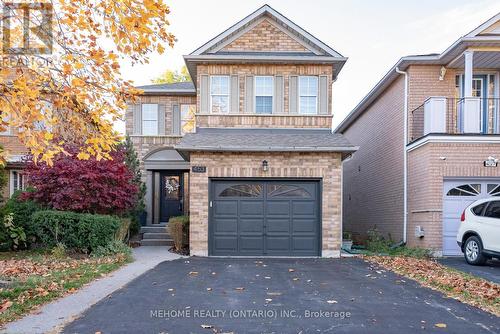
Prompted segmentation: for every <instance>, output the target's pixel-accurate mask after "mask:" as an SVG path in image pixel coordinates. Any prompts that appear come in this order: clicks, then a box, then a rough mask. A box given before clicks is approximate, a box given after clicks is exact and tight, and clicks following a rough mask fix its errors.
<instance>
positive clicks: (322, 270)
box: [63, 258, 500, 334]
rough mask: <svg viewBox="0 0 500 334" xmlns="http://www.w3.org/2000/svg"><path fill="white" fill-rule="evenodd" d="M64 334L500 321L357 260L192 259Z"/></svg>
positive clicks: (469, 327) (355, 328)
mask: <svg viewBox="0 0 500 334" xmlns="http://www.w3.org/2000/svg"><path fill="white" fill-rule="evenodd" d="M436 324H438V326H436ZM445 326H446V327H445ZM63 332H64V333H82V334H83V333H91V334H94V333H96V332H101V333H103V334H108V333H175V334H177V333H207V334H211V333H231V332H232V333H333V332H335V333H398V334H399V333H422V332H431V333H435V332H436V333H440V332H443V333H444V332H449V333H475V334H476V333H499V332H500V320H499V319H498V318H497V317H495V316H493V315H491V314H489V313H486V312H483V311H480V310H479V309H477V308H474V307H471V306H467V305H464V304H461V303H460V302H458V301H456V300H453V299H449V298H445V297H443V296H442V295H441V294H440V293H438V292H435V291H432V290H430V289H426V288H422V287H420V286H418V285H417V284H416V283H415V282H413V281H410V280H407V279H402V278H401V277H400V276H397V275H395V274H393V273H391V272H386V271H382V270H380V269H377V268H373V267H371V266H370V264H368V263H366V262H364V261H363V260H361V259H357V258H348V259H341V260H339V259H335V260H332V259H261V260H255V259H222V258H189V259H181V260H175V261H171V262H164V263H161V264H159V265H158V266H157V267H156V268H154V269H152V270H150V271H149V272H147V273H145V274H144V275H142V276H140V277H139V278H137V279H136V280H134V281H132V282H131V283H130V284H128V285H127V286H126V287H124V288H123V289H121V290H119V291H117V292H115V293H113V294H112V295H110V296H109V297H108V298H105V299H104V300H102V301H100V302H99V303H98V304H96V305H94V306H93V307H92V308H90V309H89V310H88V311H87V312H85V313H84V314H83V315H82V316H81V317H80V318H79V319H77V320H75V321H74V322H72V323H70V324H68V325H67V326H66V327H65V328H64V330H63Z"/></svg>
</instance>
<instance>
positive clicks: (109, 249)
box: [92, 240, 132, 257]
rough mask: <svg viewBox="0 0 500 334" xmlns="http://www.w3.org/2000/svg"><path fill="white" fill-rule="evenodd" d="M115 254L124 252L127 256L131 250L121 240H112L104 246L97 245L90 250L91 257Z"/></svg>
mask: <svg viewBox="0 0 500 334" xmlns="http://www.w3.org/2000/svg"><path fill="white" fill-rule="evenodd" d="M117 254H124V255H126V256H127V257H129V256H131V255H132V250H131V249H130V247H129V246H127V245H125V244H124V243H123V242H122V241H119V240H113V241H111V242H110V243H109V244H107V245H105V246H99V247H97V249H96V250H95V251H93V252H92V256H93V257H104V256H113V255H117Z"/></svg>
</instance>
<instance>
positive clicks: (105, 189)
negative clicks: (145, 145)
mask: <svg viewBox="0 0 500 334" xmlns="http://www.w3.org/2000/svg"><path fill="white" fill-rule="evenodd" d="M66 150H67V151H68V154H62V153H61V154H58V155H57V156H56V157H54V159H53V166H49V165H47V164H46V163H43V162H38V163H37V164H35V163H33V162H29V163H28V164H27V166H26V175H28V184H29V185H30V186H31V187H33V189H34V191H33V192H29V193H26V194H25V198H29V199H32V200H34V201H35V202H37V203H40V204H42V205H43V206H45V207H48V208H51V209H55V210H64V211H74V212H82V213H99V214H124V213H127V212H128V210H130V209H131V208H132V207H134V205H135V202H136V201H137V192H138V191H139V189H138V186H137V185H136V184H134V182H133V180H134V175H133V174H132V172H131V171H130V170H129V169H128V167H127V165H126V164H125V162H124V156H125V154H124V152H123V151H122V150H118V151H114V152H112V153H111V156H112V158H113V159H112V160H105V159H101V160H97V158H95V157H91V158H89V159H87V160H81V159H78V157H77V152H78V150H77V149H74V148H66Z"/></svg>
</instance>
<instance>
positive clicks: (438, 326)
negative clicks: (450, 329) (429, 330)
mask: <svg viewBox="0 0 500 334" xmlns="http://www.w3.org/2000/svg"><path fill="white" fill-rule="evenodd" d="M434 326H436V327H437V328H446V324H441V323H439V324H435V325H434Z"/></svg>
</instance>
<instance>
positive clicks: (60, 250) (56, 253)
mask: <svg viewBox="0 0 500 334" xmlns="http://www.w3.org/2000/svg"><path fill="white" fill-rule="evenodd" d="M50 254H51V255H52V256H53V257H55V258H57V259H64V258H65V257H66V246H65V245H64V244H63V243H61V242H58V243H57V245H55V247H54V248H52V250H51V251H50Z"/></svg>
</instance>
